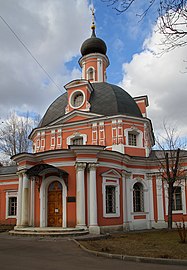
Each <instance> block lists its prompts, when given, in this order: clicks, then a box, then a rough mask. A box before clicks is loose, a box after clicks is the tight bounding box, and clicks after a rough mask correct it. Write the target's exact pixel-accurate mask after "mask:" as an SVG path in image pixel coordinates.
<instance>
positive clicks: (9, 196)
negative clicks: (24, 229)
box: [6, 191, 17, 218]
mask: <svg viewBox="0 0 187 270" xmlns="http://www.w3.org/2000/svg"><path fill="white" fill-rule="evenodd" d="M16 215H17V191H8V192H7V193H6V218H15V217H16Z"/></svg>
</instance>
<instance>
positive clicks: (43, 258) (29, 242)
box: [0, 233, 186, 270]
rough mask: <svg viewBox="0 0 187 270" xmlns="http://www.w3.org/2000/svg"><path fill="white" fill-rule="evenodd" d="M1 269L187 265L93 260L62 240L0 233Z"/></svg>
mask: <svg viewBox="0 0 187 270" xmlns="http://www.w3.org/2000/svg"><path fill="white" fill-rule="evenodd" d="M0 269H1V270H12V269H14V270H66V269H67V270H75V269H76V270H80V269H86V270H91V269H97V270H101V269H102V270H105V269H106V270H114V269H115V270H120V269H127V270H150V269H151V270H167V269H168V270H180V269H181V270H183V269H186V266H171V265H155V264H144V263H134V262H126V261H121V260H115V259H107V258H101V257H96V256H93V255H91V254H88V253H87V252H85V251H83V250H81V249H80V248H79V247H78V246H77V245H76V244H75V243H74V242H73V241H71V240H69V239H67V238H66V239H64V238H38V237H36V238H30V237H18V236H9V235H7V233H1V234H0Z"/></svg>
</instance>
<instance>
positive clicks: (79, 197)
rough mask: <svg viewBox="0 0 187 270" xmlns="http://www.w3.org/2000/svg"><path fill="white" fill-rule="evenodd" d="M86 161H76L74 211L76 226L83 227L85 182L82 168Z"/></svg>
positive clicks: (84, 166) (83, 168) (84, 224)
mask: <svg viewBox="0 0 187 270" xmlns="http://www.w3.org/2000/svg"><path fill="white" fill-rule="evenodd" d="M85 168H86V163H83V162H78V163H77V164H76V183H77V188H76V212H77V227H85V226H86V223H85V182H84V170H85Z"/></svg>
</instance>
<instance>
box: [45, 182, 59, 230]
mask: <svg viewBox="0 0 187 270" xmlns="http://www.w3.org/2000/svg"><path fill="white" fill-rule="evenodd" d="M48 227H62V185H61V183H60V182H58V181H54V182H52V183H51V184H50V185H49V188H48Z"/></svg>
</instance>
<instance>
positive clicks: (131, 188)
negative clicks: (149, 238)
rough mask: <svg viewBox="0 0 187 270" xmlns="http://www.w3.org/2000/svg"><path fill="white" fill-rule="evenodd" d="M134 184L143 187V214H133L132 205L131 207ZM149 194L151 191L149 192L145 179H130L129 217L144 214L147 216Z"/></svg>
mask: <svg viewBox="0 0 187 270" xmlns="http://www.w3.org/2000/svg"><path fill="white" fill-rule="evenodd" d="M136 183H141V184H142V185H143V196H144V199H143V201H144V211H143V212H134V205H133V190H134V188H133V187H134V184H136ZM150 192H151V190H149V188H148V185H147V183H146V181H145V179H143V178H141V177H135V178H133V179H131V185H130V197H131V199H130V205H131V209H130V213H131V216H136V215H144V214H146V215H147V214H149V193H150Z"/></svg>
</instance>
